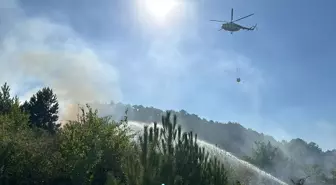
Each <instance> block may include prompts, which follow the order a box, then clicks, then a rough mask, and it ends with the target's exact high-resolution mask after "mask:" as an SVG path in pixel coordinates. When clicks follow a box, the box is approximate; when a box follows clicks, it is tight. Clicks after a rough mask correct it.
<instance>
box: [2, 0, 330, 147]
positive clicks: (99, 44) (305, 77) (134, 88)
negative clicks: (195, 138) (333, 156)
mask: <svg viewBox="0 0 336 185" xmlns="http://www.w3.org/2000/svg"><path fill="white" fill-rule="evenodd" d="M179 3H180V4H179V5H178V6H176V7H174V8H173V9H172V10H171V11H170V12H169V13H168V14H167V16H166V19H165V20H164V21H163V20H157V19H155V18H153V15H151V14H150V13H149V12H148V11H147V10H146V9H145V8H140V5H141V4H143V3H141V0H129V1H122V0H112V1H111V0H97V1H91V0H72V1H68V0H57V1H56V0H49V1H45V0H30V1H17V2H14V1H10V0H0V8H1V12H0V24H1V27H0V41H1V48H2V51H1V53H0V59H1V60H0V64H1V65H2V66H6V71H7V72H3V73H2V74H1V75H0V82H1V81H8V82H10V83H11V84H12V86H13V89H14V91H15V92H16V93H18V94H20V95H21V96H23V97H28V95H29V93H30V94H31V92H34V91H35V90H36V88H37V87H36V86H39V85H40V86H41V85H51V86H52V87H54V88H56V90H57V92H58V94H60V95H59V97H60V99H62V98H63V99H64V100H66V101H71V100H76V101H90V100H92V97H97V99H99V100H101V101H107V100H121V101H123V102H127V103H132V104H143V105H147V106H154V107H158V108H162V109H185V110H187V111H188V112H191V113H196V114H198V115H200V116H201V117H205V118H207V119H213V120H218V121H224V122H226V121H237V122H240V123H241V124H242V125H244V126H245V127H248V128H252V129H255V130H257V131H259V132H264V133H267V134H270V135H272V136H274V137H275V138H276V139H279V140H281V139H287V140H288V139H291V138H296V137H300V138H303V139H305V140H306V141H314V142H316V143H318V144H319V145H320V146H321V147H322V148H323V149H331V148H336V142H335V141H336V124H335V121H336V119H335V117H334V116H333V115H334V112H335V110H336V109H335V98H334V94H336V88H335V86H333V85H332V84H333V82H334V81H335V80H334V79H335V77H336V76H335V75H336V73H335V69H336V63H335V62H334V61H333V60H334V58H335V55H336V54H335V53H333V51H335V49H336V45H335V44H334V43H335V41H336V39H335V35H334V34H333V32H334V31H335V29H336V25H335V24H333V22H334V20H333V17H334V16H333V13H332V11H333V8H332V7H335V6H336V2H334V1H331V0H326V1H323V3H321V2H319V1H309V2H308V1H303V0H301V1H290V0H284V1H260V0H255V1H242V0H225V1H220V0H212V1H205V0H179ZM231 8H234V11H235V12H234V17H236V18H238V17H241V16H245V15H247V14H250V13H255V15H254V16H252V17H250V18H248V19H245V20H242V21H241V22H239V23H241V24H242V25H246V26H252V25H254V24H255V23H257V24H258V30H257V31H254V32H246V31H241V32H237V33H234V34H232V35H231V34H229V33H227V32H218V31H217V30H218V29H219V28H220V24H217V23H214V22H210V21H209V20H210V19H223V20H228V19H229V18H230V9H231ZM14 56H15V57H14ZM18 57H19V58H18ZM20 57H21V58H20ZM18 66H19V67H18ZM17 68H19V69H17ZM237 68H238V69H239V70H238V72H237ZM14 73H15V74H18V75H15V77H13V74H14ZM237 76H240V77H241V78H242V81H243V82H242V83H241V84H237V83H236V82H235V78H236V77H237ZM1 83H2V82H1ZM84 86H85V87H84Z"/></svg>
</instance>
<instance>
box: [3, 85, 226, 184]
mask: <svg viewBox="0 0 336 185" xmlns="http://www.w3.org/2000/svg"><path fill="white" fill-rule="evenodd" d="M9 92H10V88H9V87H8V86H7V84H5V85H4V86H3V87H2V92H1V94H0V108H1V109H0V126H1V129H0V184H4V185H14V184H76V185H77V184H92V185H105V184H106V185H121V184H123V185H128V184H129V185H154V184H155V185H156V184H162V183H164V184H167V185H173V184H176V185H187V184H198V185H225V184H229V182H230V180H229V179H228V173H227V170H226V169H225V167H224V164H223V163H221V162H219V160H217V159H216V158H214V157H211V156H209V154H208V153H207V152H205V150H204V148H202V147H200V146H199V145H198V144H197V142H196V141H197V136H196V135H194V134H192V133H191V132H190V133H185V132H182V129H181V127H180V126H179V125H178V124H177V118H176V116H174V117H173V119H171V115H170V113H169V112H167V114H166V115H165V116H163V117H162V128H159V127H158V125H157V124H156V123H155V124H154V127H150V128H149V127H147V126H145V127H144V129H143V133H142V134H141V135H140V136H139V138H138V139H134V137H135V136H134V135H133V134H131V133H132V132H131V131H130V130H129V127H128V126H127V119H124V120H121V121H119V122H118V123H117V122H115V121H113V120H112V119H111V118H110V117H99V116H98V112H97V111H93V109H91V108H90V107H89V106H88V107H87V108H88V111H84V109H82V113H81V115H80V116H79V118H78V120H77V121H69V122H68V123H66V124H65V125H63V126H62V128H59V129H54V127H51V126H50V125H52V124H53V125H57V124H56V121H57V119H56V117H54V116H53V115H55V114H56V112H57V109H58V106H57V105H58V104H57V99H56V96H55V95H54V94H53V93H52V91H51V89H49V88H44V89H42V90H41V91H38V92H37V94H36V95H34V96H33V97H32V98H31V99H30V102H26V103H24V104H23V105H20V104H19V101H18V98H16V97H15V98H11V97H10V95H9ZM53 105H55V106H53ZM32 114H34V115H32ZM51 131H52V132H51Z"/></svg>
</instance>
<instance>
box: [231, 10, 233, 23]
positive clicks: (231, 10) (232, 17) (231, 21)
mask: <svg viewBox="0 0 336 185" xmlns="http://www.w3.org/2000/svg"><path fill="white" fill-rule="evenodd" d="M232 20H233V8H231V22H232Z"/></svg>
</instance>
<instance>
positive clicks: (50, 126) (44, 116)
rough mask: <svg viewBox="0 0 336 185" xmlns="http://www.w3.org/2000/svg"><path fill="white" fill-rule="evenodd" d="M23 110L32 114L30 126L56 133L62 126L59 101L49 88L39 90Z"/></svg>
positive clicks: (23, 106) (24, 105)
mask: <svg viewBox="0 0 336 185" xmlns="http://www.w3.org/2000/svg"><path fill="white" fill-rule="evenodd" d="M22 109H23V110H24V111H26V112H27V113H29V114H30V117H29V119H30V126H33V127H34V126H35V127H38V128H42V129H45V130H47V131H49V132H50V133H54V132H55V131H56V130H57V129H58V128H59V126H60V124H57V123H56V122H57V120H58V115H57V114H58V109H59V105H58V100H57V97H56V95H55V94H54V93H53V91H52V89H50V88H49V87H46V88H43V89H42V90H39V91H38V92H37V93H36V94H34V95H33V96H32V97H31V98H30V101H29V102H27V101H26V102H25V103H24V104H23V105H22Z"/></svg>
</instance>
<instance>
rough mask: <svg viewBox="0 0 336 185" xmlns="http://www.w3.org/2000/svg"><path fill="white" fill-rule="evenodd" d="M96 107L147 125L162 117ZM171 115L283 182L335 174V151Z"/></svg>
mask: <svg viewBox="0 0 336 185" xmlns="http://www.w3.org/2000/svg"><path fill="white" fill-rule="evenodd" d="M99 107H100V109H102V110H109V111H107V112H113V113H114V116H115V117H118V115H121V114H122V112H124V111H125V110H126V109H127V110H128V118H129V119H130V120H135V121H140V122H147V123H150V122H154V121H157V122H160V120H161V116H162V115H163V114H164V111H162V110H160V109H156V108H153V107H144V106H142V105H125V104H122V103H111V104H108V105H107V104H106V105H100V106H99ZM173 113H174V114H176V115H177V117H178V121H179V123H181V125H182V126H183V128H184V129H185V130H191V131H193V132H194V133H197V134H198V136H199V138H200V139H202V140H205V141H207V142H209V143H212V144H216V145H217V146H218V147H220V148H223V149H225V150H226V151H228V152H231V153H232V154H234V155H235V156H237V157H240V158H242V159H244V160H248V161H249V162H251V163H253V164H255V165H257V166H259V167H260V168H262V169H264V170H266V171H268V172H270V173H272V174H274V175H275V176H277V177H279V178H282V179H284V180H285V179H288V176H291V175H294V176H306V175H312V177H311V179H313V180H312V181H318V182H319V183H321V182H329V181H330V180H328V178H333V174H334V173H335V172H334V170H335V168H336V150H332V151H322V150H321V148H320V147H319V146H318V145H317V144H316V143H314V142H306V141H304V140H302V139H300V138H297V139H292V140H290V141H276V140H275V139H274V138H273V137H272V136H268V135H264V134H262V133H258V132H256V131H254V130H252V129H246V128H244V127H243V126H242V125H240V124H239V123H230V122H229V123H219V122H216V121H212V120H206V119H202V118H200V117H199V116H197V115H195V114H190V113H188V112H187V111H185V110H180V111H173ZM329 142H334V141H329ZM260 156H265V157H264V158H260ZM334 175H335V174H334Z"/></svg>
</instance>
